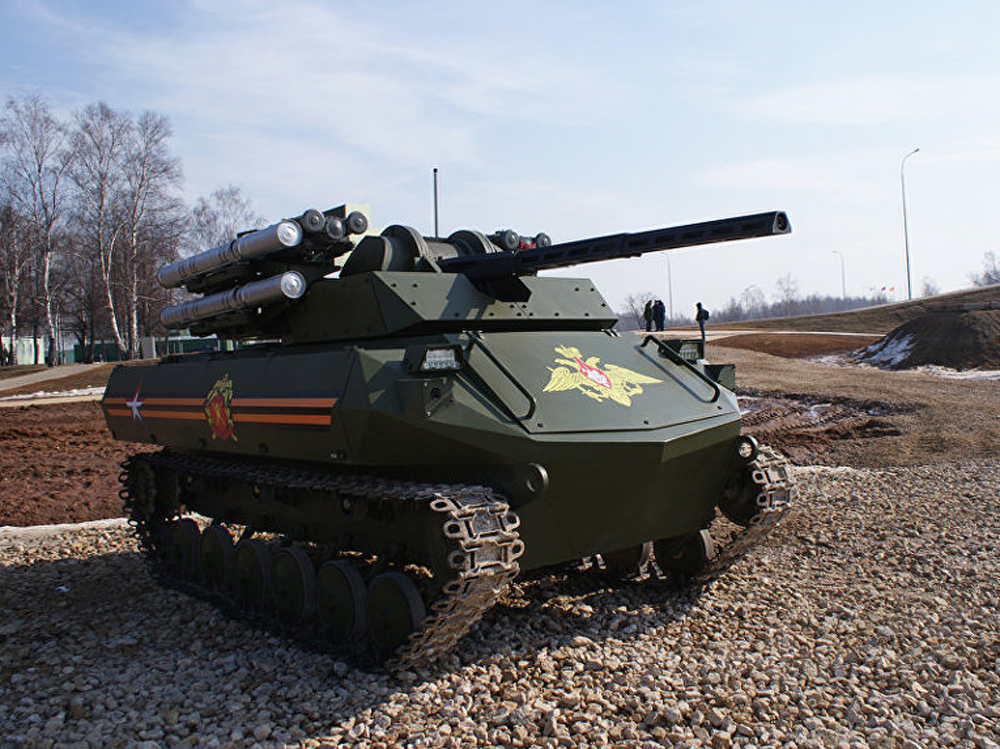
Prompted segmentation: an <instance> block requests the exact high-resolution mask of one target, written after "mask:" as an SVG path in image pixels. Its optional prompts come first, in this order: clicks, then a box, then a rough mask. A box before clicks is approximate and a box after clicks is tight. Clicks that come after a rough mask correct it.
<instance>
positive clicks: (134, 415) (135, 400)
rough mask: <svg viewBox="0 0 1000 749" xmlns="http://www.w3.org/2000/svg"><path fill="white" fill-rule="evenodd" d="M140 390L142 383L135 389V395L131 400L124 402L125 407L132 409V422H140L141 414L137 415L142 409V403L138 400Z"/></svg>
mask: <svg viewBox="0 0 1000 749" xmlns="http://www.w3.org/2000/svg"><path fill="white" fill-rule="evenodd" d="M140 388H142V383H141V382H140V383H139V387H137V388H136V389H135V395H133V396H132V400H130V401H125V405H126V406H128V407H129V408H131V409H132V421H138V422H142V414H141V413H139V409H140V408H142V404H143V401H142V400H140V399H139V390H140Z"/></svg>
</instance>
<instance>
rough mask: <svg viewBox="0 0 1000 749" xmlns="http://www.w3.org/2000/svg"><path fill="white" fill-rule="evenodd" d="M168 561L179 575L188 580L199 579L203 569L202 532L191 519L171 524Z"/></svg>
mask: <svg viewBox="0 0 1000 749" xmlns="http://www.w3.org/2000/svg"><path fill="white" fill-rule="evenodd" d="M167 559H168V561H169V562H170V565H171V566H172V567H173V568H174V570H175V571H176V572H177V574H179V575H181V576H182V577H185V578H188V579H194V578H196V577H198V573H199V571H200V569H201V530H199V528H198V524H197V523H196V522H194V521H193V520H192V519H191V518H182V519H181V520H178V521H177V522H176V523H173V524H171V526H170V529H169V536H168V540H167Z"/></svg>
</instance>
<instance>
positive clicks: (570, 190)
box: [0, 0, 1000, 315]
mask: <svg viewBox="0 0 1000 749" xmlns="http://www.w3.org/2000/svg"><path fill="white" fill-rule="evenodd" d="M998 28H1000V3H997V2H996V1H995V0H969V1H964V0H956V1H955V2H952V3H947V4H940V3H912V2H894V1H892V0H888V1H885V2H871V0H865V1H864V2H856V1H855V0H843V1H842V2H837V3H830V2H811V1H810V0H800V1H799V2H788V1H784V2H782V1H780V0H757V1H756V2H753V3H748V2H736V1H730V0H675V1H673V2H667V1H664V0H661V1H659V2H655V1H652V0H650V1H649V2H645V1H641V0H635V1H633V2H627V3H609V2H606V1H605V2H592V1H591V0H575V1H572V2H570V1H566V2H562V1H553V2H537V1H536V2H527V1H522V0H509V1H508V2H505V3H503V4H500V3H484V2H476V1H474V0H466V1H465V2H459V1H456V2H437V1H435V0H423V1H422V2H402V1H401V0H383V1H382V2H371V1H370V0H369V1H367V2H361V1H355V0H343V1H341V2H320V1H319V0H315V1H312V2H310V0H298V1H295V2H280V1H279V0H270V1H269V2H262V1H257V0H247V1H246V2H237V1H236V0H171V2H165V1H163V0H145V2H142V3H135V2H132V0H127V1H126V0H88V2H86V3H83V2H71V1H70V0H6V1H5V2H4V3H3V4H2V5H0V95H2V96H3V98H4V99H6V98H7V97H9V96H23V95H31V94H41V95H42V96H43V97H44V98H45V99H46V100H47V101H48V102H49V103H50V105H51V106H52V107H53V108H54V109H55V110H56V111H57V112H59V113H60V114H62V115H64V116H67V117H68V116H69V115H71V114H72V113H73V112H74V111H76V110H78V109H80V108H82V107H84V106H86V105H88V104H92V103H96V102H99V101H104V102H107V103H108V104H109V105H110V106H112V107H113V108H115V109H121V110H127V111H131V112H133V113H135V114H138V113H139V112H142V111H145V110H152V111H155V112H158V113H161V114H164V115H166V116H167V117H168V118H169V119H170V122H171V123H172V125H173V131H174V135H173V138H172V146H173V151H174V153H175V155H177V156H178V157H180V159H181V161H182V164H183V168H184V185H183V191H184V198H185V199H186V200H187V201H188V202H189V203H193V202H194V201H195V200H196V199H197V198H198V197H199V196H207V195H208V194H210V193H211V192H212V191H213V190H215V189H217V188H219V187H224V186H226V185H229V184H233V185H236V186H238V187H240V189H241V190H242V191H243V193H244V195H245V196H246V197H248V198H250V200H251V201H252V205H253V208H254V209H255V210H256V211H257V213H259V214H261V215H262V216H264V217H265V218H267V219H268V220H278V219H280V218H282V217H285V216H293V215H298V214H299V213H301V212H302V211H303V210H304V209H305V208H308V207H318V208H321V209H325V208H329V207H332V206H334V205H338V204H340V203H343V202H346V201H356V202H361V203H367V204H369V205H370V206H371V220H372V223H373V225H375V226H377V227H384V226H387V225H390V224H405V225H410V226H414V227H415V228H417V229H418V230H419V231H421V232H422V233H424V234H425V235H430V234H432V233H433V229H434V213H433V189H432V185H433V182H432V169H433V168H434V167H437V168H438V169H439V219H440V228H441V233H442V234H448V233H450V232H451V231H454V230H457V229H460V228H473V229H479V230H482V231H484V232H486V233H489V232H492V231H494V230H496V229H502V228H513V229H515V230H516V231H519V232H520V233H522V234H526V235H534V234H535V233H537V232H539V231H545V232H546V233H548V234H549V235H551V236H552V238H553V240H554V241H556V242H559V241H569V240H573V239H580V238H583V237H589V236H600V235H604V234H612V233H617V232H622V231H627V232H632V231H642V230H646V229H653V228H657V227H665V226H673V225H679V224H687V223H692V222H696V221H703V220H708V219H713V218H723V217H727V216H737V215H742V214H749V213H757V212H761V211H770V210H784V211H786V212H787V213H788V215H789V218H790V220H791V223H792V227H793V233H792V234H791V235H790V236H781V237H775V238H766V239H756V240H749V241H743V242H736V243H731V244H719V245H711V246H707V247H698V248H690V249H683V250H676V251H672V252H669V253H656V254H650V255H646V256H643V257H641V258H635V259H628V260H618V261H610V262H602V263H596V264H590V265H584V266H577V267H575V268H573V269H568V270H566V271H556V273H558V274H559V275H567V276H582V277H589V278H593V279H594V280H595V281H596V282H597V284H598V287H599V289H600V290H601V291H602V292H603V293H604V295H605V297H606V298H607V299H608V301H609V302H610V303H611V304H612V306H613V307H615V308H617V309H619V310H620V309H622V307H623V303H624V300H625V298H626V297H627V296H628V295H630V294H642V293H652V294H654V295H656V296H659V297H661V298H663V299H664V301H666V302H669V303H670V305H671V306H672V308H673V311H674V313H675V314H677V315H684V314H688V313H689V312H690V313H691V314H692V315H693V311H694V304H695V302H696V301H702V302H703V303H704V304H705V306H706V307H708V308H709V309H710V310H711V309H718V308H721V307H722V306H724V305H725V304H726V303H727V301H728V300H729V299H730V298H733V297H736V298H740V297H741V296H742V295H744V294H746V293H748V292H753V291H755V290H756V291H758V292H760V293H763V295H764V296H765V297H766V298H767V299H768V300H774V299H777V298H778V296H779V291H778V286H777V282H778V280H779V279H781V278H786V279H787V278H788V277H789V276H790V277H791V279H793V280H794V283H795V285H796V287H797V289H798V292H799V294H800V295H803V296H804V295H808V294H813V293H815V294H821V295H827V294H828V295H834V296H835V295H839V294H841V293H842V290H843V288H844V287H846V292H847V293H848V294H849V295H868V294H871V293H873V292H877V291H879V290H881V289H882V288H883V287H885V288H886V290H887V293H888V295H889V297H890V298H896V299H905V298H906V296H907V289H906V252H905V250H906V245H905V242H904V231H903V208H902V205H903V200H902V187H903V184H902V181H901V175H902V176H903V177H904V178H905V191H906V209H907V210H906V213H907V219H908V228H909V232H908V234H909V255H910V263H911V286H912V291H913V296H918V295H920V294H921V293H922V291H923V289H924V286H925V280H929V281H930V282H931V283H932V284H933V285H934V286H936V287H937V288H938V289H939V290H941V291H949V290H954V289H958V288H963V287H966V286H969V285H970V274H971V273H974V272H978V271H981V270H982V268H983V262H984V253H986V252H987V251H997V250H998V246H997V245H998V243H997V241H996V237H997V236H998V235H1000V210H998V209H997V207H996V204H997V202H998V199H1000V95H998V92H1000V44H997V42H996V30H997V29H998ZM916 148H919V149H920V150H919V151H918V152H917V153H915V154H913V155H912V156H910V157H908V158H906V161H905V167H904V166H903V159H904V157H906V155H907V154H908V153H910V152H911V151H913V150H914V149H916ZM838 253H839V254H838ZM842 271H843V275H842Z"/></svg>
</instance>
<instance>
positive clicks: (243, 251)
mask: <svg viewBox="0 0 1000 749" xmlns="http://www.w3.org/2000/svg"><path fill="white" fill-rule="evenodd" d="M301 241H302V228H301V227H300V226H299V225H298V223H296V222H295V221H291V220H289V219H285V220H284V221H279V222H278V223H276V224H272V225H271V226H268V227H267V228H266V229H260V230H259V231H255V232H250V233H249V234H244V235H243V236H241V237H237V238H236V239H234V240H233V241H231V242H227V243H225V244H220V245H219V246H218V247H213V248H212V249H210V250H205V252H200V253H198V254H197V255H192V256H191V257H188V258H184V259H183V260H178V261H177V262H175V263H170V264H169V265H164V266H163V267H162V268H160V270H159V271H158V272H157V274H156V279H157V280H158V281H159V282H160V285H161V286H163V287H164V288H167V289H170V288H174V287H177V286H183V285H184V283H185V282H187V281H189V280H191V279H193V278H197V277H198V276H200V275H202V274H204V273H208V272H209V271H212V270H215V269H216V268H220V267H222V266H224V265H227V264H229V263H233V262H236V261H237V260H250V259H253V258H260V257H265V256H267V255H270V254H271V253H273V252H277V251H278V250H283V249H285V248H287V247H295V246H296V245H298V244H299V243H300V242H301Z"/></svg>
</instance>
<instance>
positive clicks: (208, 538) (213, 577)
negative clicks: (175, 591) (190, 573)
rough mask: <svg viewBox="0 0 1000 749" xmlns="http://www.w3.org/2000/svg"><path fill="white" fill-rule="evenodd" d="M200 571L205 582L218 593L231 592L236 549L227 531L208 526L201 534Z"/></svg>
mask: <svg viewBox="0 0 1000 749" xmlns="http://www.w3.org/2000/svg"><path fill="white" fill-rule="evenodd" d="M201 571H202V574H203V575H204V576H205V582H206V583H208V585H209V586H210V587H212V588H213V589H215V590H216V591H218V592H220V593H228V592H229V591H230V590H232V587H233V580H235V578H236V547H235V546H234V545H233V537H232V536H231V535H229V531H228V530H226V529H225V528H224V527H222V526H221V525H210V526H208V527H207V528H206V529H205V532H204V533H202V534H201Z"/></svg>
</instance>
